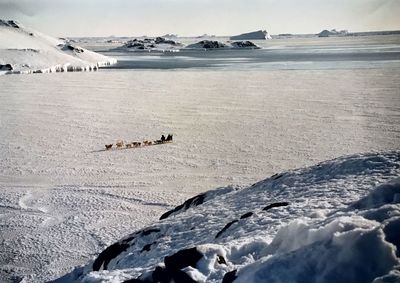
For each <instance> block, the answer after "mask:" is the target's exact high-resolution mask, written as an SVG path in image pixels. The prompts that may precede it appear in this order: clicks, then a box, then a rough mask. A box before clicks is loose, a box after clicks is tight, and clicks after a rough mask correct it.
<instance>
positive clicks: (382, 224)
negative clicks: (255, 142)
mask: <svg viewBox="0 0 400 283" xmlns="http://www.w3.org/2000/svg"><path fill="white" fill-rule="evenodd" d="M349 165H351V170H349ZM399 171H400V154H399V152H398V151H396V152H388V153H384V154H365V155H355V156H348V157H343V158H338V159H335V160H333V161H327V162H323V163H320V164H318V165H316V166H312V167H308V168H304V169H299V170H293V171H289V172H285V173H283V174H279V175H275V176H273V177H271V178H268V179H266V180H264V181H261V182H259V183H256V184H254V185H252V186H250V187H248V188H244V189H237V190H232V189H229V190H225V191H224V193H216V192H215V191H213V192H207V193H206V197H205V199H204V202H203V203H193V204H192V205H191V207H189V208H188V209H185V210H179V211H176V212H175V213H174V214H173V215H170V216H169V217H167V218H165V219H164V220H162V221H159V222H156V223H153V224H152V225H151V226H149V227H147V228H145V229H143V230H139V231H137V232H135V233H132V234H130V235H128V236H125V237H124V238H123V239H122V240H121V241H119V242H118V243H116V244H114V245H113V246H110V247H109V248H107V249H106V250H105V251H103V252H102V253H101V254H100V255H99V256H97V257H96V260H95V261H94V262H90V263H89V264H88V265H86V266H85V267H83V268H77V269H76V270H75V271H74V272H73V273H71V274H69V275H66V276H65V277H63V278H61V279H59V280H57V281H56V282H58V283H62V282H124V281H125V280H127V279H135V278H137V279H138V280H139V281H137V282H158V281H157V280H155V279H154V278H156V277H158V278H164V281H165V282H169V280H166V279H165V278H169V277H172V279H173V280H174V282H221V281H222V280H223V278H224V277H225V275H226V274H227V273H228V272H234V273H235V277H237V280H236V281H235V282H372V281H373V280H375V279H376V281H374V282H379V280H381V279H380V278H381V277H387V276H389V277H394V278H397V279H396V280H399V279H400V277H398V276H397V275H393V273H396V272H397V268H398V265H399V263H400V259H399V252H398V250H399V248H400V243H399V240H398V239H397V238H398V237H397V236H396V235H398V234H399V232H400V226H399V223H400V222H399V220H400V205H399V200H400V198H399V196H400V181H399V179H398V178H397V179H396V177H398V176H399ZM385 182H386V183H385ZM376 184H383V185H381V186H376ZM349 187H350V189H348V188H349ZM282 201H285V203H283V202H282ZM266 204H268V205H266ZM272 204H276V206H275V207H274V206H273V205H272ZM278 204H279V205H278ZM315 211H317V212H318V215H316V214H313V212H315ZM310 215H313V217H310ZM232 220H233V221H232ZM226 223H232V224H231V225H229V224H228V225H226ZM221 229H222V230H221ZM218 231H223V232H222V233H221V232H218ZM118 246H119V247H120V250H117V251H116V250H114V251H113V252H111V250H113V249H114V248H115V247H118ZM193 247H195V249H196V252H194V251H193ZM194 253H197V254H198V255H194ZM194 258H195V259H194ZM172 260H173V261H172ZM174 265H175V266H180V267H179V268H178V269H180V271H179V272H178V271H177V270H176V268H174V267H173V266H174ZM157 266H158V267H157ZM163 269H164V271H163V272H160V270H163ZM182 272H183V273H185V274H186V275H188V276H189V277H190V278H191V279H192V280H194V281H188V280H187V279H186V281H185V280H183V279H182V278H184V276H185V275H182ZM178 274H179V275H178ZM160 276H161V277H160ZM396 276H397V277H396ZM225 279H226V278H225ZM164 281H163V280H161V281H160V282H164Z"/></svg>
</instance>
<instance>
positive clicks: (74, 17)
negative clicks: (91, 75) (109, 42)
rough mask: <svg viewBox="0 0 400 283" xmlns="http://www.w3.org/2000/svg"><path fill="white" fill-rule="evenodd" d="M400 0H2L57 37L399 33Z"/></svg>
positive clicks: (13, 14) (2, 11)
mask: <svg viewBox="0 0 400 283" xmlns="http://www.w3.org/2000/svg"><path fill="white" fill-rule="evenodd" d="M399 15H400V0H0V18H5V19H16V20H18V21H20V22H21V23H22V24H24V25H26V26H29V27H32V28H35V29H37V30H39V31H42V32H44V33H48V34H51V35H54V36H109V35H128V36H132V35H137V36H138V35H149V36H155V35H162V34H165V33H176V34H179V35H189V36H190V35H201V34H204V33H207V34H215V35H232V34H237V33H242V32H246V31H252V30H258V29H266V30H268V31H269V32H270V33H271V34H278V33H317V32H319V31H321V30H322V29H333V28H336V29H348V30H350V31H371V30H396V29H400V16H399Z"/></svg>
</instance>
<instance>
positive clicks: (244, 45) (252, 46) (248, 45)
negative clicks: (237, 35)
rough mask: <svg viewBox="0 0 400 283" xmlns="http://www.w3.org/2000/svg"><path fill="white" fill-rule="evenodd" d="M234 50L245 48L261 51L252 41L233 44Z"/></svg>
mask: <svg viewBox="0 0 400 283" xmlns="http://www.w3.org/2000/svg"><path fill="white" fill-rule="evenodd" d="M231 45H232V47H233V48H244V49H260V47H258V46H257V45H255V44H254V43H253V42H251V41H248V40H246V41H235V42H232V43H231Z"/></svg>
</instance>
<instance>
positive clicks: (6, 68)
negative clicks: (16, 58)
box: [0, 64, 13, 71]
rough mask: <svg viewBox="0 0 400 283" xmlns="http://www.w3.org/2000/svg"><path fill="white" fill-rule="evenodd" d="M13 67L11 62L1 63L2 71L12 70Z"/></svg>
mask: <svg viewBox="0 0 400 283" xmlns="http://www.w3.org/2000/svg"><path fill="white" fill-rule="evenodd" d="M12 70H13V67H12V66H11V64H4V65H2V64H0V71H12Z"/></svg>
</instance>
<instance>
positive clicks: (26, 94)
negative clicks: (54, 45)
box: [0, 36, 400, 283]
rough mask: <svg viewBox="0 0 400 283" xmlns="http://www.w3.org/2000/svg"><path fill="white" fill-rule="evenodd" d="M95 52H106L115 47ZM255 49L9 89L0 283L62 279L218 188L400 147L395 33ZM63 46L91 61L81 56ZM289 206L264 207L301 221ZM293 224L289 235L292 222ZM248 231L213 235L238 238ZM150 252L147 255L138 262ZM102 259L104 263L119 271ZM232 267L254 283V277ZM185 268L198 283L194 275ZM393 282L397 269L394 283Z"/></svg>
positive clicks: (167, 57)
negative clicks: (119, 146) (118, 144)
mask: <svg viewBox="0 0 400 283" xmlns="http://www.w3.org/2000/svg"><path fill="white" fill-rule="evenodd" d="M2 39H3V38H2ZM114 39H115V38H114ZM96 40H100V39H96ZM126 40H127V39H124V40H119V42H124V41H126ZM179 40H181V38H180V39H179ZM213 40H214V39H213ZM218 40H219V39H218ZM84 41H86V39H83V40H82V41H80V42H79V43H78V42H76V43H77V44H78V45H80V46H82V43H84ZM101 41H102V42H101V46H98V47H99V48H100V50H104V49H103V48H104V45H105V44H107V46H109V47H111V46H113V47H115V45H116V44H110V43H105V41H104V39H101ZM197 41H199V39H194V40H192V39H190V42H191V43H193V42H197ZM183 43H185V44H189V42H187V41H184V42H183ZM256 43H257V45H259V46H261V47H263V49H259V50H238V51H236V50H234V49H227V50H225V49H223V50H221V51H217V52H204V51H202V50H200V51H198V52H196V51H193V50H190V51H189V50H188V51H187V52H182V51H181V52H177V53H171V52H169V53H168V52H166V53H160V54H161V55H162V56H161V55H160V54H153V53H149V52H147V53H146V52H138V53H136V52H129V54H128V52H124V51H121V52H118V53H116V52H104V53H105V54H110V55H111V56H114V55H115V54H118V59H121V60H119V62H123V64H121V65H119V64H116V65H113V68H114V69H107V70H104V69H103V70H102V71H101V72H85V73H64V74H51V75H49V74H43V75H40V76H1V77H0V85H1V88H0V117H1V118H0V128H1V130H0V156H1V158H0V250H1V252H0V281H1V282H6V283H8V282H19V281H20V280H23V281H24V282H44V281H48V280H51V279H55V278H58V277H60V276H61V275H63V274H65V273H67V272H70V271H71V270H72V269H73V268H74V267H75V266H79V265H82V264H86V263H87V262H88V261H89V260H91V259H92V260H94V259H97V258H98V257H99V254H100V252H101V251H102V250H104V249H105V248H106V247H107V246H109V245H111V244H112V243H115V242H116V241H117V240H118V239H121V238H122V237H124V236H125V235H128V234H131V233H132V232H134V231H139V230H141V229H143V228H144V227H151V225H154V223H157V222H156V220H157V219H158V218H159V217H160V216H161V215H164V220H163V221H170V220H171V219H173V218H174V217H177V216H178V215H179V214H181V213H180V211H182V209H180V208H178V209H176V210H175V211H174V207H175V206H176V205H178V204H180V203H183V202H184V200H186V199H190V198H193V196H195V195H198V194H199V193H202V192H205V191H208V190H210V189H216V188H220V187H222V188H226V189H225V190H224V189H222V190H221V193H223V192H224V191H225V192H226V191H227V190H232V191H233V190H236V189H240V188H246V187H249V186H250V185H251V184H252V183H254V182H256V181H259V180H262V179H265V178H266V176H270V175H272V174H275V173H277V172H287V171H288V170H290V169H293V168H301V167H305V166H310V165H313V164H317V163H318V162H321V161H324V160H329V159H332V158H335V157H338V156H342V155H348V154H354V153H359V152H386V153H385V154H378V155H381V156H386V155H387V154H389V153H390V152H393V150H399V142H398V141H399V132H400V119H399V115H398V113H399V109H400V108H399V105H400V95H399V94H400V93H399V89H400V72H399V66H400V63H399V62H400V60H399V58H400V57H399V46H400V45H399V36H382V37H380V36H374V37H363V38H358V37H357V38H356V37H336V38H334V37H331V38H323V39H320V38H317V37H315V38H311V39H284V40H271V41H263V42H261V41H258V42H256ZM85 44H86V46H93V45H92V43H91V42H86V43H85ZM83 47H84V46H83ZM60 48H61V49H63V50H65V52H73V53H77V54H82V52H81V49H82V48H80V47H77V46H74V45H71V47H68V46H66V45H64V46H61V47H60ZM97 50H98V49H97ZM63 52H64V51H63ZM84 53H85V52H83V54H84ZM122 59H123V60H125V61H123V60H122ZM182 66H183V67H184V68H187V69H178V68H180V67H182ZM210 66H212V67H213V68H209V67H210ZM164 67H165V68H169V70H168V71H163V70H160V69H162V68H164ZM4 68H6V69H7V68H8V67H7V66H5V67H4ZM141 68H142V69H141ZM143 68H147V69H148V70H143ZM168 133H173V134H174V142H173V143H170V144H165V145H159V146H154V147H143V148H140V149H129V150H115V151H105V150H104V145H105V144H110V143H115V141H116V140H119V139H122V140H124V141H125V142H132V141H143V140H145V139H150V140H155V139H159V138H160V136H161V134H165V135H166V134H168ZM361 157H362V156H361ZM361 157H360V158H361ZM290 172H292V171H290ZM382 176H383V175H382ZM389 176H390V174H389ZM281 178H283V177H281ZM386 179H387V178H386V177H382V178H381V177H379V178H378V179H377V181H376V184H374V186H375V185H379V184H381V183H384V182H386V181H387V180H386ZM277 180H279V179H277ZM349 182H350V181H349ZM346 184H347V183H346ZM357 184H358V183H357ZM372 187H373V186H372V185H371V186H370V187H369V188H370V189H372ZM347 188H348V187H347ZM357 191H359V190H357ZM218 192H219V191H218V190H217V191H216V193H215V194H218ZM367 193H368V192H367V190H366V191H365V195H367ZM357 194H358V193H357ZM217 197H219V196H215V198H217ZM359 197H360V198H361V197H362V196H361V195H360V196H359ZM213 198H214V197H213V196H212V194H207V195H206V196H205V197H204V198H202V197H201V196H200V197H197V198H194V199H192V201H191V202H187V203H186V204H185V205H182V208H183V209H186V208H188V207H189V210H188V212H190V210H191V209H192V208H191V206H192V205H191V204H189V203H194V204H199V203H201V202H202V201H203V202H204V201H205V203H207V202H208V201H209V200H211V199H213ZM354 200H355V198H354ZM355 201H356V200H355ZM285 202H286V201H285V200H282V201H279V202H273V203H268V204H265V205H264V206H263V207H261V208H265V207H267V206H270V205H272V204H273V205H272V206H270V207H271V209H270V210H271V212H273V211H278V212H279V211H286V210H284V209H292V207H293V205H292V203H293V202H291V203H290V204H289V205H287V206H285V205H284V203H285ZM287 202H288V201H287ZM338 202H339V203H340V202H341V200H340V198H339V200H338ZM277 203H280V204H281V206H277ZM346 205H347V204H346ZM341 207H342V206H340V207H338V209H341ZM343 207H345V206H343ZM332 209H334V208H332ZM171 210H172V211H173V212H171V213H167V211H171ZM246 210H247V209H246ZM250 210H251V211H250ZM257 211H259V210H257V209H253V208H251V209H250V207H249V211H247V212H246V213H244V214H241V215H240V216H242V215H245V216H246V217H244V218H243V219H240V217H239V218H237V217H236V216H235V218H234V219H233V218H232V219H226V221H225V220H224V221H222V220H221V221H222V222H224V223H222V222H221V221H220V223H219V225H220V226H218V227H217V226H214V227H215V228H218V229H220V228H221V227H222V226H223V227H225V226H226V225H227V224H228V223H230V222H232V221H234V220H244V219H249V220H251V219H255V218H252V215H250V212H253V213H254V212H256V213H255V215H257V213H258V212H257ZM261 213H263V212H261ZM298 213H299V214H300V212H298ZM168 215H169V216H168ZM317 215H318V213H317ZM165 217H166V218H165ZM302 217H303V216H302ZM302 217H301V218H302ZM304 217H311V216H307V215H306V216H304ZM321 217H322V216H321ZM362 217H363V216H362ZM321 219H325V218H321ZM286 220H288V221H290V218H287V217H286V218H285V217H283V218H282V226H284V225H290V223H291V221H290V222H288V223H286ZM324 221H325V220H324ZM327 221H328V220H327ZM225 222H226V223H225ZM239 222H240V221H238V222H233V223H232V224H231V225H230V226H229V227H227V228H226V229H225V231H223V232H221V231H222V230H223V229H222V228H223V227H222V228H221V229H220V230H218V231H216V232H215V236H216V234H218V233H219V232H221V233H219V234H220V235H219V236H218V239H221V241H223V240H224V239H225V238H226V237H230V234H229V231H230V230H232V229H236V228H235V227H238V226H237V225H239V224H240V223H241V222H240V223H239ZM242 222H243V221H242ZM324 223H325V222H324ZM326 223H327V222H326ZM236 224H237V225H236ZM306 224H307V225H313V223H311V222H307V223H306ZM171 225H172V224H171ZM224 225H225V226H224ZM235 225H236V226H235ZM240 225H241V224H240ZM324 225H325V224H324ZM171 227H173V226H171ZM240 227H241V226H240ZM274 227H275V226H274ZM310 227H312V226H310ZM296 231H300V230H296ZM147 233H149V231H147V232H144V234H147ZM385 233H386V232H385ZM151 234H152V233H150V234H149V235H147V236H151ZM232 236H234V235H233V234H232ZM180 237H181V236H180ZM210 237H211V236H210ZM270 237H271V241H272V238H273V237H276V236H275V234H274V235H272V232H271V236H270ZM250 239H251V238H250ZM263 241H265V239H264V240H263ZM389 242H390V241H389ZM219 244H220V243H217V245H219ZM196 245H197V244H196ZM116 247H117V248H118V245H117V246H116ZM122 247H123V246H122ZM153 248H154V247H153V245H151V243H147V242H146V245H145V246H143V247H142V248H141V249H140V250H142V249H143V253H145V252H148V251H152V249H153ZM218 248H219V247H218ZM117 250H118V249H117ZM184 253H193V254H194V256H195V258H196V257H199V254H200V252H197V250H196V249H195V250H193V249H192V250H189V251H187V252H184ZM203 254H204V253H201V257H203ZM102 258H103V259H104V258H105V257H104V256H103V257H102ZM175 258H176V257H175ZM226 258H227V257H224V260H225V259H226ZM231 259H232V257H230V260H231ZM163 260H164V259H163V258H155V259H154V261H155V262H163ZM106 261H107V260H105V261H104V260H102V259H101V258H100V259H99V260H97V264H96V266H97V267H99V266H100V267H99V269H104V267H105V266H106V265H109V264H111V265H112V264H114V263H112V262H111V261H110V263H107V264H106ZM168 261H169V260H167V262H168ZM219 262H221V263H222V262H223V259H222V258H219ZM254 264H261V263H260V262H258V261H257V262H256V261H254ZM111 265H110V266H111ZM193 265H194V266H195V267H197V265H196V264H193ZM236 266H237V267H238V270H239V271H238V274H237V275H239V274H244V273H242V272H245V271H244V270H245V269H244V268H245V266H244V265H243V266H242V265H240V264H238V265H236ZM246 266H249V267H246V268H250V266H251V265H246ZM322 267H323V266H322ZM192 268H193V269H192ZM184 269H185V272H188V273H190V274H191V276H193V278H194V277H196V278H204V276H203V275H201V274H202V273H200V272H198V271H199V270H200V269H197V270H194V267H187V268H184ZM149 270H150V271H149V272H152V271H153V270H152V269H151V267H149ZM240 270H243V271H240ZM201 272H203V271H201ZM232 272H233V270H232ZM103 273H104V271H103ZM103 273H100V276H103V275H104V274H103ZM96 274H97V273H96ZM135 274H136V273H135ZM137 274H139V272H137ZM230 274H231V275H230V276H232V277H234V276H236V275H235V274H236V273H234V272H233V273H230ZM249 274H250V273H249ZM391 274H396V271H392V272H391V273H390V272H389V275H387V276H386V277H385V278H390V276H392V275H391ZM180 275H182V276H185V275H183V274H182V273H180ZM128 276H129V278H132V274H130V273H129V274H128ZM135 276H136V275H135ZM221 276H222V273H221ZM224 276H225V275H224ZM219 278H220V277H219ZM116 280H120V277H118V276H117V279H116Z"/></svg>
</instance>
